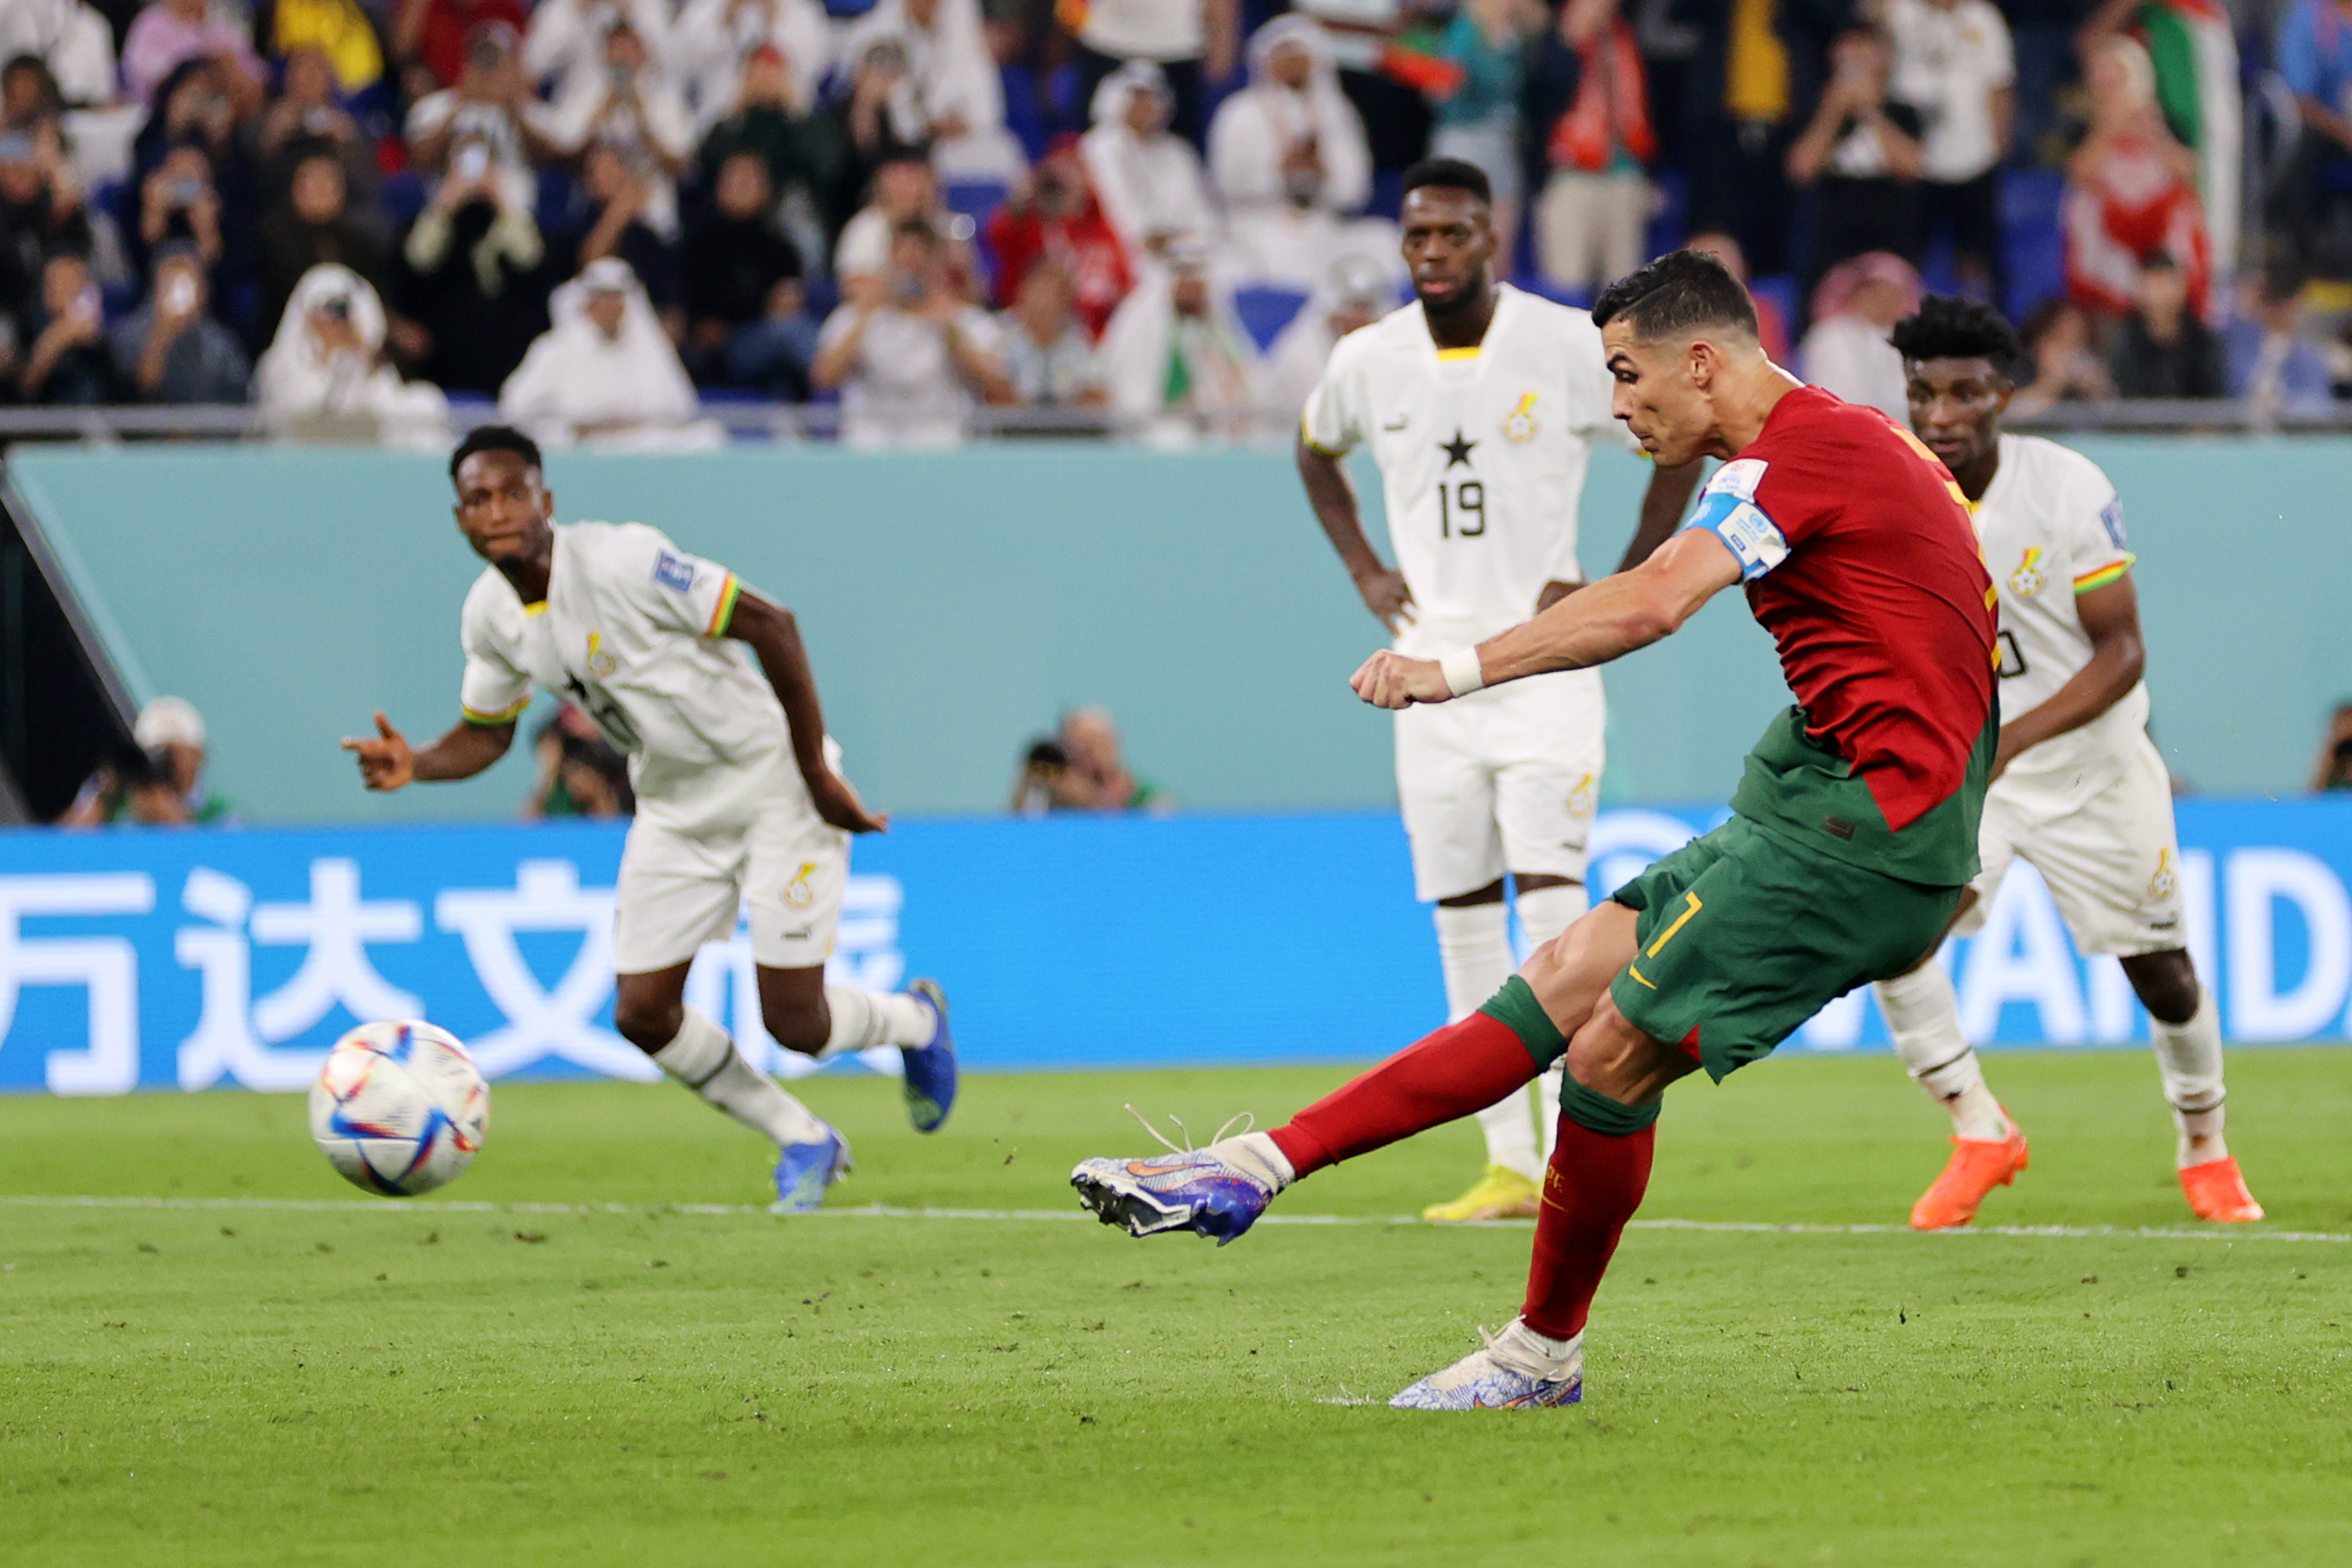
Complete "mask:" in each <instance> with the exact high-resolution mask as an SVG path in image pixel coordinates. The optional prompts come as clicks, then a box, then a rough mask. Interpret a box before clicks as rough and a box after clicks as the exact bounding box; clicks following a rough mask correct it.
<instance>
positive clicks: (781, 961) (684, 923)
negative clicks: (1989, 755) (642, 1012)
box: [614, 792, 849, 974]
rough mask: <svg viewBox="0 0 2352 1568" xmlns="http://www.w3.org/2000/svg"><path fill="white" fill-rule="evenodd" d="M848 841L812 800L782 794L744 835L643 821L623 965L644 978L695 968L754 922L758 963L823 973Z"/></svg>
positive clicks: (627, 866) (630, 872)
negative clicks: (710, 945) (702, 955)
mask: <svg viewBox="0 0 2352 1568" xmlns="http://www.w3.org/2000/svg"><path fill="white" fill-rule="evenodd" d="M848 880H849V835H848V834H846V833H844V832H843V831H842V830H841V829H840V828H837V827H835V826H831V825H829V824H827V823H826V822H825V821H824V819H823V818H822V817H820V816H817V815H816V812H815V810H814V808H813V807H812V806H810V805H809V804H808V801H807V798H806V797H805V796H804V795H803V796H799V797H797V798H796V797H795V796H794V795H792V794H790V793H783V792H780V793H779V794H778V795H776V796H775V797H774V799H773V801H772V804H770V805H766V806H765V807H763V808H762V809H761V811H760V813H759V814H758V816H755V817H754V818H753V819H752V822H751V826H750V828H749V829H748V830H746V831H744V832H741V833H732V834H730V833H687V832H683V831H681V830H679V829H677V828H675V827H670V826H665V825H663V824H661V823H658V822H652V821H648V820H646V818H644V817H642V816H640V817H639V818H638V819H637V820H636V821H635V822H634V823H632V824H631V825H630V826H629V841H628V844H627V847H625V848H624V849H623V850H622V851H621V881H620V887H619V889H618V903H619V906H620V908H619V910H618V929H617V931H615V933H614V968H615V969H616V970H618V971H619V972H620V973H623V974H641V973H646V971H648V970H655V969H667V968H670V967H671V966H673V965H675V964H680V963H690V962H692V960H693V958H694V955H695V953H696V952H698V951H699V950H700V948H701V947H702V944H703V943H705V942H724V941H726V940H727V939H728V938H729V937H731V936H733V935H734V934H735V915H736V911H737V910H739V909H744V910H749V911H750V913H751V961H752V962H753V963H757V964H760V965H761V967H763V968H768V969H814V968H817V967H820V966H821V965H823V964H824V961H825V959H826V957H827V956H828V955H830V954H831V953H832V952H833V938H834V928H835V926H836V925H838V924H839V923H840V921H841V893H842V889H843V887H844V885H845V884H846V883H847V881H848Z"/></svg>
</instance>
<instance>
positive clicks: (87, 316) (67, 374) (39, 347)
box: [16, 250, 122, 407]
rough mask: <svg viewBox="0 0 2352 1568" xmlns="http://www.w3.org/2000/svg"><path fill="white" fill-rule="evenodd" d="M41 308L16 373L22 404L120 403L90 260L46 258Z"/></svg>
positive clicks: (70, 255) (72, 254)
mask: <svg viewBox="0 0 2352 1568" xmlns="http://www.w3.org/2000/svg"><path fill="white" fill-rule="evenodd" d="M40 306H41V308H40V310H39V312H38V313H37V315H36V317H35V318H34V321H35V326H36V330H37V335H35V336H34V338H33V346H32V347H31V349H29V350H28V351H26V353H25V355H24V361H23V364H22V366H21V368H20V369H19V370H18V371H17V374H16V391H17V395H19V396H21V397H22V398H23V399H24V400H25V401H26V402H27V403H44V404H49V405H72V406H75V407H82V406H87V405H92V404H105V403H120V402H121V401H122V396H121V377H120V376H118V375H117V374H115V370H114V356H113V355H112V354H111V353H109V352H108V349H107V342H106V311H105V310H104V308H103V306H102V305H101V304H100V300H99V297H98V285H97V283H95V282H94V281H92V280H91V278H90V275H89V260H88V259H87V258H84V257H83V256H82V255H80V254H79V252H77V251H70V250H63V251H59V252H58V254H57V255H55V256H52V257H50V258H48V260H47V262H46V263H45V264H44V265H43V267H42V268H41V301H40Z"/></svg>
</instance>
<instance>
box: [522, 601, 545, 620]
mask: <svg viewBox="0 0 2352 1568" xmlns="http://www.w3.org/2000/svg"><path fill="white" fill-rule="evenodd" d="M522 613H523V614H524V615H526V616H543V615H545V614H547V601H546V600H545V599H533V600H532V601H531V602H530V604H528V605H524V606H523V607H522Z"/></svg>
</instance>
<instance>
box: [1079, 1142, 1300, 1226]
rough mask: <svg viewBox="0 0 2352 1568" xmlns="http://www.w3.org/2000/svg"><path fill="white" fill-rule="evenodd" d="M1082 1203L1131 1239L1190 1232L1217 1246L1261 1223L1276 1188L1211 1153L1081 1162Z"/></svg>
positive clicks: (1184, 1153) (1185, 1153)
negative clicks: (1209, 1240)
mask: <svg viewBox="0 0 2352 1568" xmlns="http://www.w3.org/2000/svg"><path fill="white" fill-rule="evenodd" d="M1070 1185H1072V1186H1074V1187H1076V1188H1077V1189H1078V1202H1080V1203H1082V1204H1084V1205H1086V1206H1087V1207H1088V1208H1090V1209H1092V1210H1093V1211H1094V1213H1095V1217H1096V1218H1097V1219H1099V1220H1101V1221H1102V1222H1103V1224H1105V1225H1116V1226H1124V1227H1125V1228H1126V1231H1127V1233H1128V1235H1129V1236H1157V1235H1159V1234H1160V1232H1162V1231H1170V1230H1189V1231H1192V1233H1193V1234H1194V1235H1196V1236H1204V1237H1209V1238H1210V1239H1211V1240H1213V1241H1214V1242H1215V1243H1216V1244H1217V1245H1218V1246H1219V1247H1223V1246H1224V1245H1225V1243H1227V1242H1229V1241H1231V1240H1233V1239H1234V1237H1237V1236H1239V1235H1241V1234H1242V1233H1243V1232H1244V1231H1246V1230H1247V1229H1249V1227H1250V1226H1253V1225H1255V1223H1257V1216H1258V1215H1262V1214H1264V1213H1265V1205H1267V1204H1269V1203H1272V1202H1273V1201H1274V1193H1275V1189H1274V1187H1273V1186H1272V1185H1271V1184H1268V1183H1266V1182H1264V1181H1261V1180H1260V1179H1259V1178H1258V1177H1256V1176H1255V1175H1253V1174H1251V1173H1249V1172H1247V1171H1244V1170H1243V1169H1241V1168H1240V1167H1239V1166H1237V1165H1235V1164H1234V1163H1231V1162H1230V1161H1227V1160H1224V1159H1222V1158H1220V1157H1219V1156H1218V1155H1217V1154H1216V1153H1215V1152H1214V1151H1213V1150H1212V1149H1192V1150H1185V1151H1182V1152H1178V1153H1173V1154H1160V1155H1156V1156H1154V1157H1152V1158H1150V1159H1148V1160H1081V1161H1079V1162H1078V1166H1077V1169H1076V1170H1074V1171H1072V1172H1071V1173H1070Z"/></svg>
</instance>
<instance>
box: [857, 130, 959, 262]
mask: <svg viewBox="0 0 2352 1568" xmlns="http://www.w3.org/2000/svg"><path fill="white" fill-rule="evenodd" d="M953 216H954V215H952V214H951V213H950V212H949V211H948V209H947V205H946V204H945V203H943V202H941V201H940V182H939V177H938V176H937V175H935V174H932V173H931V162H930V160H929V158H926V157H925V156H923V154H922V153H920V152H919V151H916V150H913V149H908V148H901V149H899V150H898V151H897V152H895V153H891V154H890V156H888V157H887V158H885V159H884V160H883V161H882V163H880V164H879V165H878V166H877V168H876V169H875V171H874V184H873V190H872V192H871V195H870V198H869V199H868V201H867V202H866V205H865V206H864V207H863V208H861V209H859V211H858V213H857V215H856V216H855V217H852V218H851V219H850V220H849V221H848V222H847V223H845V224H844V225H842V227H841V238H840V240H839V241H838V242H837V243H836V244H835V246H834V249H833V272H834V276H835V277H836V278H838V279H841V282H842V287H843V288H844V289H848V288H850V287H851V285H852V284H853V282H854V281H855V280H856V279H869V280H870V279H877V278H879V277H881V276H882V275H883V274H884V273H885V272H887V271H888V270H889V267H890V246H891V237H892V236H893V235H895V234H897V233H898V230H900V229H901V228H903V227H905V226H907V225H908V224H910V223H919V224H924V225H926V226H929V228H930V230H931V232H932V233H933V234H935V235H937V236H939V237H940V239H941V240H943V241H944V240H946V239H947V237H948V226H949V224H950V221H951V220H952V218H953Z"/></svg>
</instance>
